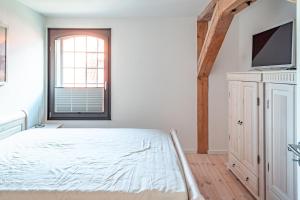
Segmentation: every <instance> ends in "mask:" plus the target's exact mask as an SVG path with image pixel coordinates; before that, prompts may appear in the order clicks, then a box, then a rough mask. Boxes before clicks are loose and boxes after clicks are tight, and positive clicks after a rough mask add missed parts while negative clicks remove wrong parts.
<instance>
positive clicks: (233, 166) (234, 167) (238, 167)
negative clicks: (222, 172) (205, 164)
mask: <svg viewBox="0 0 300 200" xmlns="http://www.w3.org/2000/svg"><path fill="white" fill-rule="evenodd" d="M229 169H230V170H231V171H232V172H233V173H234V175H236V176H237V177H238V178H239V179H240V180H242V179H243V177H244V176H243V169H242V164H241V163H240V162H239V161H238V160H237V159H236V158H235V156H233V155H232V154H230V155H229Z"/></svg>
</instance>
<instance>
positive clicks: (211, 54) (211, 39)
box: [198, 0, 255, 77]
mask: <svg viewBox="0 0 300 200" xmlns="http://www.w3.org/2000/svg"><path fill="white" fill-rule="evenodd" d="M254 1H255V0H218V1H216V4H215V7H214V11H213V15H212V18H211V21H210V26H209V29H208V32H207V35H206V38H205V41H204V44H203V47H202V50H201V52H200V56H199V59H198V76H199V77H201V76H205V77H208V76H209V73H210V71H211V69H212V67H213V65H214V62H215V60H216V58H217V55H218V53H219V50H220V48H221V46H222V43H223V41H224V39H225V36H226V33H227V31H228V29H229V27H230V24H231V22H232V20H233V17H234V15H235V14H237V13H238V12H240V11H241V10H243V9H244V8H246V7H248V6H250V5H251V4H252V3H253V2H254ZM209 6H210V5H209ZM205 10H209V8H208V9H205Z"/></svg>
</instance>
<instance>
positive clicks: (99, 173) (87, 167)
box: [0, 113, 203, 200]
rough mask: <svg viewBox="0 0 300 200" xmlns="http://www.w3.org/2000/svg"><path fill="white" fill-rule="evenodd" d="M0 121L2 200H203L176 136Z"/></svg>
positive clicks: (13, 119)
mask: <svg viewBox="0 0 300 200" xmlns="http://www.w3.org/2000/svg"><path fill="white" fill-rule="evenodd" d="M25 121H26V115H24V114H22V113H20V114H19V115H15V116H14V117H10V118H8V120H1V119H0V173H1V176H0V199H1V200H14V199H18V200H40V199H44V200H83V199H84V200H96V199H97V200H99V199H105V200H106V199H107V200H115V199H124V200H135V199H139V200H144V199H145V200H146V199H147V200H148V199H149V200H150V199H151V200H152V199H153V200H202V199H203V197H202V195H201V194H200V193H199V190H198V187H197V184H196V183H195V180H194V178H193V175H192V173H191V170H190V168H189V166H188V163H187V161H186V158H185V156H184V153H183V151H182V148H181V146H180V143H179V141H178V138H177V135H176V131H174V130H172V131H170V133H165V132H163V131H159V130H151V129H63V128H62V129H29V130H25V129H26V126H25V124H26V123H25Z"/></svg>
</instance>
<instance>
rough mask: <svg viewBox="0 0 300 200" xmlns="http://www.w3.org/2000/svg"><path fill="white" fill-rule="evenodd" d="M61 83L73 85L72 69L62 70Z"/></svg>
mask: <svg viewBox="0 0 300 200" xmlns="http://www.w3.org/2000/svg"><path fill="white" fill-rule="evenodd" d="M63 83H64V84H66V83H74V69H68V68H67V69H64V70H63Z"/></svg>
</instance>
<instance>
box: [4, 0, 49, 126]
mask: <svg viewBox="0 0 300 200" xmlns="http://www.w3.org/2000/svg"><path fill="white" fill-rule="evenodd" d="M0 22H1V23H3V24H5V25H7V26H8V38H7V40H8V44H7V76H8V82H7V83H6V84H5V85H4V86H0V114H5V113H11V112H14V111H16V110H21V109H23V110H27V112H28V114H29V119H28V125H29V126H32V125H33V124H35V123H37V122H38V121H39V119H38V118H39V117H40V116H41V117H42V115H41V114H40V113H41V108H42V102H43V73H44V47H43V42H44V28H43V23H44V18H43V17H42V16H41V15H39V14H37V13H35V12H34V11H32V10H31V9H29V8H27V7H25V6H23V5H22V4H20V3H19V2H17V1H15V0H0Z"/></svg>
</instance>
